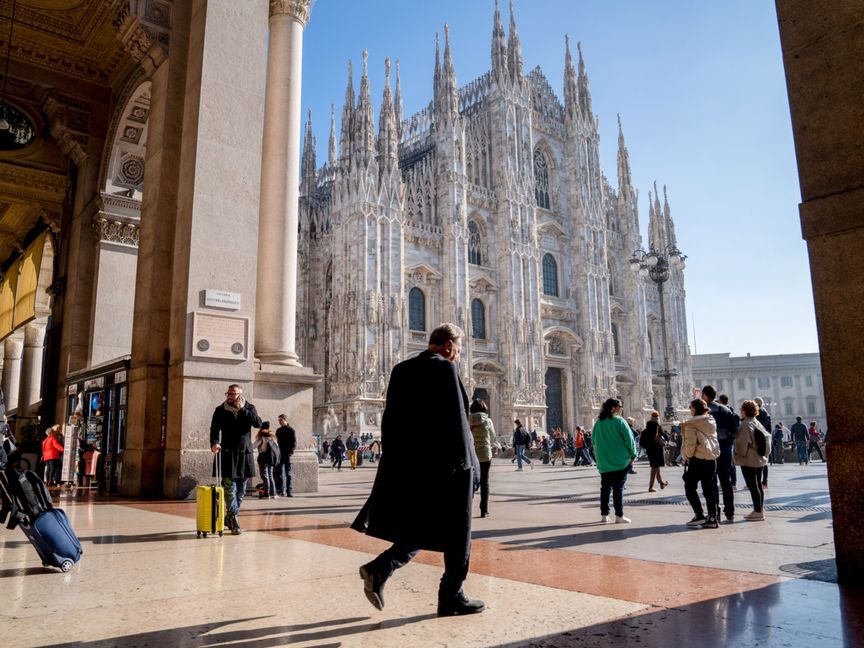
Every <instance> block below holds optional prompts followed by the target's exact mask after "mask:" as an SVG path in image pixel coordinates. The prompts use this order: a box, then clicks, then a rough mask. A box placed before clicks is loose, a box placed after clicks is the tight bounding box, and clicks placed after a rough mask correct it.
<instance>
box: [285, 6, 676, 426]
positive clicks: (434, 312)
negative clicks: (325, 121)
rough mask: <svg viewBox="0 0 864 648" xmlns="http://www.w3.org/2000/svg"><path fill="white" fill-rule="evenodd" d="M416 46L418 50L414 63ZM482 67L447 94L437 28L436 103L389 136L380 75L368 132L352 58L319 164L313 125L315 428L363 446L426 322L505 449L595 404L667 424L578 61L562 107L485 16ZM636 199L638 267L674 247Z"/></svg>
mask: <svg viewBox="0 0 864 648" xmlns="http://www.w3.org/2000/svg"><path fill="white" fill-rule="evenodd" d="M430 49H431V48H430ZM491 50H492V56H491V70H490V71H489V72H487V73H486V74H484V75H482V76H481V77H479V78H477V79H475V80H473V81H471V82H470V83H468V84H467V85H465V86H463V87H461V88H460V87H459V86H458V85H457V82H456V73H455V66H454V62H453V60H452V58H451V50H450V42H449V35H448V32H447V29H446V27H445V43H444V52H443V58H442V56H441V54H440V50H439V47H438V44H437V43H436V50H435V59H434V75H433V78H432V88H431V90H432V101H431V102H430V103H429V105H428V107H427V108H425V109H424V110H422V111H420V112H419V113H417V114H416V115H413V116H410V117H409V118H407V119H404V120H403V115H402V99H401V91H400V82H399V74H398V67H397V68H396V74H395V76H396V79H395V94H394V93H392V92H391V86H390V62H389V60H388V61H386V63H385V65H386V71H387V81H386V83H385V87H384V89H383V98H382V101H381V104H380V113H379V117H378V124H377V130H376V121H375V116H374V115H373V102H372V98H371V97H372V94H371V89H370V87H369V80H368V76H367V60H366V53H365V52H364V54H363V68H362V74H361V77H360V85H359V91H358V93H357V95H356V96H355V90H354V79H353V75H352V69H351V67H350V64H349V69H348V84H347V88H346V91H345V101H344V104H343V107H342V113H341V114H342V119H341V127H340V128H339V129H337V124H336V117H335V110H334V111H333V112H331V115H330V136H329V146H328V159H327V161H326V164H324V165H323V166H320V167H319V166H318V164H317V162H316V158H315V150H316V147H315V136H314V134H313V130H312V124H311V115H310V120H309V122H308V123H307V127H306V139H305V143H304V151H303V156H302V170H301V176H302V179H301V199H300V202H301V204H300V229H301V235H300V244H299V245H300V249H299V254H300V257H299V258H300V267H303V268H308V272H307V273H306V274H305V275H304V276H302V277H301V280H300V285H299V286H298V315H299V317H298V321H303V322H305V325H304V326H301V327H298V329H297V349H298V353H300V355H301V360H302V362H303V364H304V365H306V366H312V367H314V369H315V372H316V373H320V374H322V375H323V376H324V382H323V383H322V384H320V385H318V386H316V387H315V415H316V429H320V430H323V431H324V432H325V433H327V432H329V433H331V434H335V433H336V432H337V431H340V432H344V431H345V430H346V429H348V430H353V431H356V432H359V433H367V432H371V433H373V434H374V433H375V432H376V431H377V430H378V429H379V426H380V418H381V413H382V410H383V404H384V400H383V399H384V396H385V393H386V387H387V385H386V381H387V379H388V377H389V375H390V370H391V369H392V367H393V365H395V364H396V363H397V362H399V361H400V360H403V359H404V358H406V357H408V356H411V355H413V354H415V353H417V352H419V351H421V350H422V349H424V348H426V343H427V340H428V336H429V332H430V331H431V330H432V328H434V326H435V325H436V324H438V323H439V322H443V321H451V322H454V323H456V324H458V325H459V326H461V327H462V328H463V329H464V330H465V331H466V334H467V339H466V340H465V344H464V348H463V352H462V361H461V364H460V369H461V371H462V374H463V380H464V382H465V385H466V388H467V389H468V392H469V395H470V394H473V395H477V396H480V397H483V398H484V399H485V400H486V401H487V402H488V403H489V405H490V414H491V416H492V418H493V420H494V422H495V425H496V428H497V429H498V431H499V433H500V434H502V435H507V434H509V432H510V430H511V429H512V423H511V422H512V421H513V419H514V418H516V417H518V418H520V419H521V420H523V421H526V422H528V425H529V427H530V428H542V429H549V428H552V427H554V426H562V427H564V428H568V429H573V427H574V426H575V425H577V424H583V425H590V424H591V422H592V421H593V420H594V418H595V417H596V414H597V412H598V411H599V407H600V404H601V403H602V402H603V400H604V399H606V398H608V397H610V396H618V397H621V398H622V399H623V400H624V404H625V408H626V409H627V411H628V412H630V413H633V414H634V415H636V416H637V417H640V416H644V412H645V411H647V410H650V409H652V408H657V409H663V406H664V405H665V384H664V382H663V380H662V378H658V377H657V373H658V372H659V371H661V370H662V369H663V348H662V344H663V335H662V331H661V325H660V307H659V301H658V292H657V287H656V285H654V284H653V283H652V282H651V281H650V280H649V279H647V278H645V277H642V276H639V275H638V274H637V273H634V272H633V271H631V269H630V257H631V256H632V255H633V252H634V250H636V249H639V248H642V247H643V244H642V236H641V233H640V224H639V215H638V211H637V192H636V190H635V188H634V187H633V185H632V180H631V172H630V161H629V155H628V151H627V148H626V145H625V142H624V136H623V133H622V132H621V130H620V121H619V136H618V164H617V187H613V186H612V183H611V182H610V181H609V179H608V178H607V177H606V175H605V174H604V173H603V171H602V170H601V168H600V158H599V134H598V124H597V116H596V115H595V114H594V112H593V110H592V107H591V93H590V90H589V84H588V75H587V72H586V67H585V63H584V60H583V57H582V51H581V49H580V50H579V52H578V60H577V62H576V63H575V64H574V61H573V58H572V56H571V51H570V46H569V42H567V44H566V48H565V72H564V101H563V103H562V101H560V100H559V99H558V97H556V96H555V94H554V92H553V90H552V88H551V86H550V84H549V82H548V80H547V79H546V77H545V76H544V74H543V72H542V71H541V69H540V68H539V67H537V68H535V69H533V70H531V71H525V70H523V67H522V50H521V45H520V43H519V36H518V33H517V29H516V22H515V19H514V16H513V15H512V10H511V16H510V27H509V34H506V35H505V31H504V27H503V24H502V22H501V17H500V14H499V12H498V10H497V8H496V10H495V14H494V19H493V29H492V47H491ZM663 193H664V197H663V199H662V202H661V199H660V197H659V195H657V187H656V185H655V187H654V191H653V196H652V198H651V200H650V201H649V202H650V213H649V240H648V245H647V246H646V247H648V249H649V250H654V251H657V252H661V253H664V252H666V251H667V249H669V247H670V246H674V245H675V242H676V241H675V228H674V225H673V222H672V217H671V213H670V207H669V203H668V200H666V192H665V188H664V192H663ZM665 291H666V293H665V294H666V300H667V304H666V313H667V327H668V329H667V333H668V340H669V349H668V350H669V364H670V368H671V369H673V370H674V371H675V376H674V377H673V393H674V399H673V402H674V403H675V406H677V407H678V408H681V407H682V406H685V405H686V403H687V401H688V398H689V390H690V384H691V381H690V358H689V350H688V346H687V329H686V314H685V305H684V277H683V273H682V271H681V270H680V269H677V268H675V269H672V271H671V276H670V279H669V281H668V283H667V284H666V287H665Z"/></svg>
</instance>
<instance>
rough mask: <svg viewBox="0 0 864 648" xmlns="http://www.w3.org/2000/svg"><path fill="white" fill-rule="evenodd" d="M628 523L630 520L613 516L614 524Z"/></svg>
mask: <svg viewBox="0 0 864 648" xmlns="http://www.w3.org/2000/svg"><path fill="white" fill-rule="evenodd" d="M630 522H632V520H631V519H630V518H628V517H624V516H623V515H622V516H621V517H618V516H617V515H616V516H615V524H630Z"/></svg>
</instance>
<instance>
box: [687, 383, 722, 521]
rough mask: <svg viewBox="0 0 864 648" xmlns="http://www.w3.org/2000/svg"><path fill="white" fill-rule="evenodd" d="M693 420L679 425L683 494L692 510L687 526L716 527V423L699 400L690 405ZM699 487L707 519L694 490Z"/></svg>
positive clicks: (718, 444) (704, 404)
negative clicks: (691, 517)
mask: <svg viewBox="0 0 864 648" xmlns="http://www.w3.org/2000/svg"><path fill="white" fill-rule="evenodd" d="M690 415H691V416H692V417H693V418H691V419H690V420H688V421H684V422H683V423H682V424H681V435H682V438H683V442H682V445H681V457H682V458H683V459H684V463H685V465H686V466H687V469H686V471H685V472H684V493H685V494H686V495H687V501H688V502H690V506H692V507H693V519H692V520H690V521H689V522H688V523H687V526H690V527H697V526H702V527H704V528H708V529H716V528H717V518H716V517H714V515H713V511H714V510H715V509H716V508H717V491H716V490H715V488H714V476H715V475H716V474H717V457H719V456H720V442H719V441H718V440H717V423H715V422H714V418H713V417H712V416H711V415H710V414H709V412H708V404H707V403H706V402H705V401H704V400H702V399H701V398H697V399H696V400H694V401H691V403H690ZM700 483H701V484H702V495H703V496H704V497H705V505H706V506H707V507H708V517H707V518H706V517H705V513H704V511H703V510H702V502H701V501H700V500H699V493H698V492H697V490H696V487H697V486H698V485H699V484H700Z"/></svg>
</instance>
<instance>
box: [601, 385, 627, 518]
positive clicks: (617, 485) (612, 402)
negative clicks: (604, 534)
mask: <svg viewBox="0 0 864 648" xmlns="http://www.w3.org/2000/svg"><path fill="white" fill-rule="evenodd" d="M622 408H623V405H622V404H621V401H620V400H618V399H617V398H609V399H607V400H606V402H605V403H603V406H602V408H601V409H600V416H598V417H597V422H596V423H595V424H594V429H593V430H591V439H592V440H593V442H594V460H595V461H596V462H597V470H599V471H600V521H601V522H611V521H612V520H610V519H609V493H610V492H611V493H612V503H613V505H614V507H615V522H616V524H629V523H630V518H626V517H624V482H626V481H627V474H628V473H629V472H630V464H632V463H633V461H634V460H635V459H636V443H635V442H634V441H633V433H632V432H631V431H630V426H629V425H627V421H625V420H624V419H623V418H622V417H621V410H622Z"/></svg>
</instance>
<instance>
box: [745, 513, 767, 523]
mask: <svg viewBox="0 0 864 648" xmlns="http://www.w3.org/2000/svg"><path fill="white" fill-rule="evenodd" d="M744 519H745V520H748V521H750V522H761V521H762V520H764V519H765V514H764V513H763V512H762V511H758V512H757V511H753V512H751V513H748V514H747V515H745V516H744Z"/></svg>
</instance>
